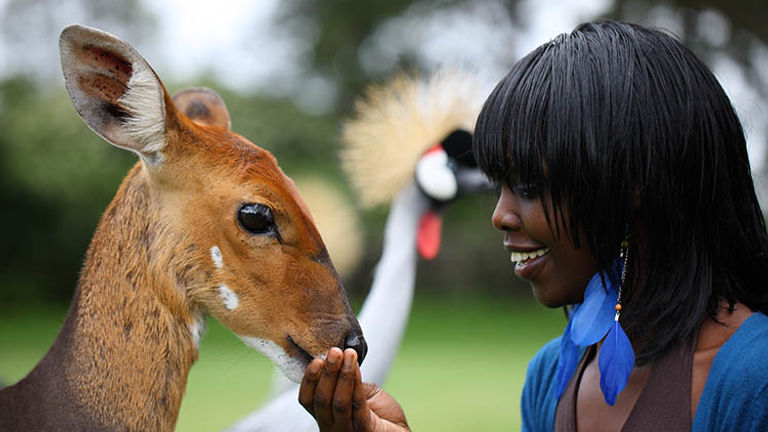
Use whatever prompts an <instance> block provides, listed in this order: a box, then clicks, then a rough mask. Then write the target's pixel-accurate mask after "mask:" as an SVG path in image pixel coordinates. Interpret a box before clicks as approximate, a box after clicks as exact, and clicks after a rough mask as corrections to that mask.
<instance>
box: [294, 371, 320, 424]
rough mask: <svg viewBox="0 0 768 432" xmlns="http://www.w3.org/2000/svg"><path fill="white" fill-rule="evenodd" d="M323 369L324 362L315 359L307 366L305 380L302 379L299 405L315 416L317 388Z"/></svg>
mask: <svg viewBox="0 0 768 432" xmlns="http://www.w3.org/2000/svg"><path fill="white" fill-rule="evenodd" d="M322 369H323V361H322V360H320V359H314V360H312V362H311V363H310V364H309V366H307V370H306V372H304V378H302V379H301V387H299V403H300V404H301V406H303V407H304V409H305V410H307V412H309V413H310V414H312V415H313V416H314V406H313V402H314V399H315V387H317V382H318V380H320V371H321V370H322Z"/></svg>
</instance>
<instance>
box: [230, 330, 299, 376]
mask: <svg viewBox="0 0 768 432" xmlns="http://www.w3.org/2000/svg"><path fill="white" fill-rule="evenodd" d="M237 337H239V338H240V339H241V340H242V341H243V342H244V343H245V344H246V345H248V346H249V347H251V348H253V349H255V350H256V351H258V352H260V353H262V354H264V355H265V356H267V357H268V358H269V359H270V360H272V362H273V363H275V365H277V367H278V368H279V369H280V372H282V373H283V374H284V375H285V376H286V377H288V379H290V380H291V381H294V382H297V383H298V382H301V378H302V377H303V376H304V370H305V369H306V368H307V365H306V364H305V363H304V362H303V361H301V360H297V359H295V358H293V357H291V356H289V355H288V353H286V352H285V350H284V349H283V348H281V347H280V345H278V344H276V343H274V342H272V341H271V340H268V339H260V338H255V337H251V336H241V335H237Z"/></svg>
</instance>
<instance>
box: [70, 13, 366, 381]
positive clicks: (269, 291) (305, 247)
mask: <svg viewBox="0 0 768 432" xmlns="http://www.w3.org/2000/svg"><path fill="white" fill-rule="evenodd" d="M60 48H61V60H62V66H63V69H64V77H65V82H66V87H67V90H68V91H69V94H70V97H71V99H72V103H73V105H74V107H75V109H76V110H77V112H78V114H79V115H80V116H81V117H82V118H83V120H84V121H85V122H86V123H87V124H88V126H89V127H90V128H91V129H93V131H95V132H96V133H97V134H99V135H100V136H101V137H103V138H104V139H105V140H106V141H108V142H109V143H111V144H112V145H114V146H116V147H119V148H122V149H126V150H130V151H132V152H134V153H136V154H138V156H139V158H140V161H139V162H138V163H137V166H136V167H134V169H133V170H132V171H131V174H129V177H128V178H126V180H125V182H124V183H123V186H121V190H123V189H124V188H126V187H127V186H126V185H127V184H129V183H137V182H138V183H139V184H140V185H141V186H142V187H143V188H145V189H146V190H147V191H148V192H147V196H148V198H147V200H146V203H142V204H136V203H134V204H133V205H134V206H135V207H136V208H133V209H130V208H129V209H128V210H127V211H136V212H139V211H146V212H148V214H149V215H150V216H149V218H148V221H147V226H146V227H144V228H141V227H130V226H126V227H124V229H125V230H129V231H130V230H134V229H148V230H150V231H153V232H154V234H153V235H152V236H150V237H151V238H152V239H153V240H152V244H150V245H144V246H143V247H146V248H147V250H149V251H150V252H152V253H151V254H150V253H147V256H152V257H158V258H156V259H154V258H153V259H148V260H147V262H146V265H147V266H148V271H149V272H150V273H151V274H152V275H153V276H152V277H153V278H154V279H155V280H157V285H158V287H157V288H154V289H155V290H156V291H157V292H158V294H157V295H158V296H160V297H162V298H164V299H170V300H166V301H167V302H168V303H173V304H175V305H176V306H174V307H175V308H176V309H178V314H179V315H180V316H184V317H187V318H185V321H184V322H185V323H186V326H187V328H186V329H185V330H184V331H187V332H188V334H189V336H188V337H189V338H191V339H192V340H194V341H195V342H197V338H199V331H200V329H201V327H202V321H201V316H202V315H203V314H210V315H212V316H213V317H215V318H216V319H217V320H219V321H220V322H222V323H223V324H224V325H225V326H227V327H228V328H229V329H231V330H232V331H233V332H234V333H235V334H237V335H238V336H239V337H240V338H241V339H242V340H243V341H244V342H245V343H246V344H248V345H250V346H251V347H253V348H255V349H257V350H259V351H261V352H262V353H264V354H265V355H266V356H268V357H269V358H270V359H271V360H273V361H274V362H275V363H276V364H277V366H278V367H279V368H280V369H281V370H282V371H283V373H285V374H286V375H287V376H288V377H289V378H291V379H293V380H296V381H298V380H300V379H301V377H302V375H303V372H304V369H305V367H306V365H307V364H308V362H309V361H310V360H311V359H312V358H313V357H314V356H322V355H323V353H325V352H327V351H328V349H329V348H331V347H333V346H338V347H340V348H354V349H355V350H357V351H358V354H359V357H360V359H361V360H362V358H363V357H364V355H365V350H366V345H365V341H364V339H363V337H362V333H361V331H360V327H359V324H358V323H357V320H356V319H355V316H354V314H353V312H352V310H351V308H350V306H349V303H348V301H347V298H346V294H345V292H344V289H343V287H342V284H341V282H340V280H339V278H338V276H337V274H336V271H335V269H334V267H333V264H332V263H331V260H330V258H329V257H328V253H327V252H326V249H325V246H324V244H323V241H322V239H321V238H320V235H319V234H318V232H317V230H316V229H315V226H314V223H313V221H312V218H311V216H310V214H309V211H308V210H307V208H306V206H305V205H304V203H303V202H302V199H301V197H300V196H299V193H298V191H297V189H296V187H295V186H294V184H293V182H292V181H291V180H290V179H289V178H288V177H287V176H286V175H285V174H284V173H283V172H282V170H281V169H280V168H279V167H278V165H277V163H276V160H275V159H274V157H273V156H272V155H271V154H270V153H269V152H267V151H266V150H264V149H262V148H259V147H258V146H256V145H254V144H252V143H251V142H249V141H248V140H247V139H245V138H243V137H242V136H240V135H238V134H236V133H234V132H232V131H231V130H230V119H229V115H228V113H227V109H226V107H225V106H224V103H223V102H222V100H221V98H220V97H219V96H218V95H217V94H216V93H214V92H213V91H211V90H207V89H195V90H188V91H185V92H182V93H180V94H179V95H177V96H176V98H175V99H172V98H171V97H170V96H169V94H168V93H167V91H166V90H165V88H164V86H163V84H162V83H161V82H160V80H159V78H158V77H157V75H156V74H155V72H154V71H153V70H152V68H151V67H150V66H149V64H148V63H147V62H146V61H145V60H144V59H143V58H142V57H141V56H140V55H139V54H138V52H137V51H136V50H134V49H133V48H132V47H131V46H130V45H128V44H127V43H125V42H123V41H121V40H120V39H118V38H116V37H114V36H112V35H110V34H107V33H105V32H102V31H99V30H95V29H91V28H87V27H83V26H79V25H75V26H71V27H68V28H67V29H65V30H64V32H63V33H62V35H61V41H60ZM118 196H120V192H118ZM113 205H115V204H114V203H113ZM142 206H144V207H146V208H142ZM108 211H109V210H108ZM167 263H170V264H167ZM165 266H168V267H173V268H158V267H165ZM168 281H170V282H168Z"/></svg>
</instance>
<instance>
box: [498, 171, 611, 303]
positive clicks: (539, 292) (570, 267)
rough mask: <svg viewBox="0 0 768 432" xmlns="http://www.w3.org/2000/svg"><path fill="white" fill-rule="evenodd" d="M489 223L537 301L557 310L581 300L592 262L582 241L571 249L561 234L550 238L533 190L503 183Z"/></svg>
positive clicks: (565, 235) (592, 269) (593, 266)
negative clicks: (502, 240)
mask: <svg viewBox="0 0 768 432" xmlns="http://www.w3.org/2000/svg"><path fill="white" fill-rule="evenodd" d="M548 207H550V216H551V220H552V221H553V223H554V217H553V215H552V213H551V206H548ZM565 216H566V220H567V215H565ZM492 221H493V225H494V226H495V227H496V228H498V229H500V230H502V231H504V248H505V249H506V250H507V251H509V252H510V255H511V260H512V264H513V265H514V270H515V274H516V275H517V277H519V278H520V279H523V280H525V281H527V282H528V283H530V285H531V288H533V295H534V296H535V297H536V300H538V301H539V303H541V304H543V305H544V306H547V307H559V306H563V305H566V304H574V303H580V302H581V301H582V300H583V299H584V288H585V287H586V286H587V283H588V282H589V280H590V278H591V277H592V275H594V274H595V272H597V270H598V265H597V262H596V260H595V259H594V258H593V257H592V253H591V252H590V250H589V247H588V246H587V245H586V244H585V242H580V243H581V246H580V247H579V248H575V247H574V246H573V242H572V241H571V236H570V234H568V233H567V232H565V231H564V230H562V229H561V230H560V236H559V237H558V236H556V235H555V233H554V232H553V231H552V230H551V229H550V227H549V224H547V218H546V216H545V214H544V207H543V205H542V202H541V197H540V196H538V192H537V191H535V190H533V189H531V188H529V187H527V185H519V184H518V185H515V184H513V185H512V186H511V187H510V186H509V185H506V184H505V185H504V186H503V187H502V188H501V194H500V196H499V202H498V203H497V204H496V209H495V210H494V212H493V217H492ZM553 228H554V227H553Z"/></svg>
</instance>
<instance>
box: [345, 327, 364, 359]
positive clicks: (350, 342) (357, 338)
mask: <svg viewBox="0 0 768 432" xmlns="http://www.w3.org/2000/svg"><path fill="white" fill-rule="evenodd" d="M347 348H352V349H353V350H355V351H356V352H357V363H358V364H359V365H361V366H362V365H363V359H364V358H365V354H366V353H368V344H367V343H365V338H363V333H362V331H360V329H354V330H352V332H351V333H350V334H348V335H347V338H346V339H344V349H347Z"/></svg>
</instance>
